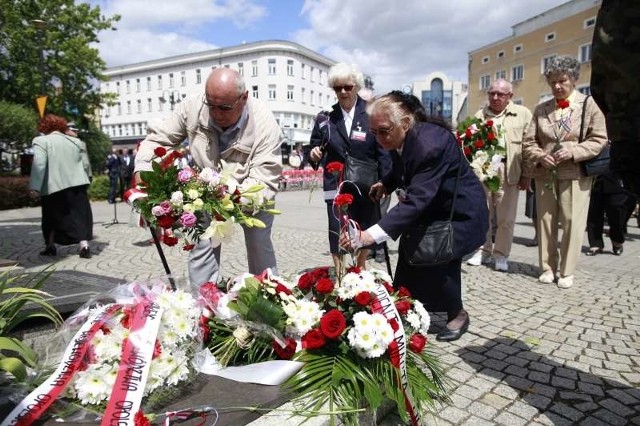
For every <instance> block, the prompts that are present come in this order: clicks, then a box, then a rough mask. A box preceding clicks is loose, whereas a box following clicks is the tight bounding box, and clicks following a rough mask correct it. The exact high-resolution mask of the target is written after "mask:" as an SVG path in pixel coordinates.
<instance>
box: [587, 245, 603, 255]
mask: <svg viewBox="0 0 640 426" xmlns="http://www.w3.org/2000/svg"><path fill="white" fill-rule="evenodd" d="M585 254H586V255H587V256H595V255H596V254H602V249H601V248H600V247H591V248H590V249H589V251H587V252H586V253H585Z"/></svg>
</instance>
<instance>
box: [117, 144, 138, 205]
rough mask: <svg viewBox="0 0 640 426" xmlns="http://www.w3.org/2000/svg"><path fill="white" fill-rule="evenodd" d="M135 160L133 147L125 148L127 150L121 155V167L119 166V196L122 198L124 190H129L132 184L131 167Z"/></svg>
mask: <svg viewBox="0 0 640 426" xmlns="http://www.w3.org/2000/svg"><path fill="white" fill-rule="evenodd" d="M135 160H136V158H135V154H134V153H133V149H131V148H129V149H127V152H126V153H125V154H124V155H123V156H122V167H120V180H121V185H122V192H121V194H120V197H121V199H123V200H124V193H125V191H127V190H129V189H130V188H131V186H132V184H133V167H134V165H135Z"/></svg>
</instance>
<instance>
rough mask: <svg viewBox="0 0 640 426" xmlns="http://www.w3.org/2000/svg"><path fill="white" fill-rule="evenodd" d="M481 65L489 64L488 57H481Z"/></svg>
mask: <svg viewBox="0 0 640 426" xmlns="http://www.w3.org/2000/svg"><path fill="white" fill-rule="evenodd" d="M482 63H483V64H488V63H489V57H488V56H483V57H482Z"/></svg>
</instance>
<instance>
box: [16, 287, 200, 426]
mask: <svg viewBox="0 0 640 426" xmlns="http://www.w3.org/2000/svg"><path fill="white" fill-rule="evenodd" d="M199 341H200V333H199V329H198V305H197V303H196V300H195V299H194V298H193V297H192V296H191V295H190V294H189V293H186V292H184V291H182V290H170V289H169V288H168V287H167V286H166V285H165V284H164V283H162V282H160V281H158V282H156V283H151V284H144V285H143V284H139V283H132V284H129V285H126V286H121V287H118V288H116V289H115V290H114V291H113V292H112V293H111V294H110V295H108V296H106V297H102V298H98V299H96V300H93V301H92V302H91V303H90V304H88V305H87V306H86V307H85V308H83V309H82V310H80V311H79V312H77V313H76V314H74V315H73V316H72V317H70V318H69V319H67V321H66V322H65V324H64V326H63V328H62V330H61V331H60V332H59V333H58V335H57V336H56V337H55V338H54V339H52V343H53V344H52V345H51V346H50V349H51V348H53V350H55V351H57V350H58V349H60V351H59V352H58V353H55V354H54V356H55V359H56V361H57V362H56V363H54V364H51V365H52V369H54V370H55V371H53V373H52V374H50V375H48V373H47V375H48V377H47V378H46V379H45V380H44V381H43V382H42V383H41V384H40V385H39V386H38V387H37V388H36V389H35V390H34V391H32V392H31V393H30V394H29V395H27V396H26V397H25V398H24V400H22V402H20V403H19V404H18V406H17V407H16V408H15V409H14V410H13V412H12V413H11V414H10V415H9V417H8V419H14V420H16V421H19V422H21V424H30V422H32V421H34V420H36V419H39V418H40V417H42V415H43V414H44V413H45V412H47V410H48V409H49V408H50V407H51V410H49V411H48V412H49V413H52V414H53V415H54V416H56V417H57V418H61V419H67V420H69V419H73V420H76V421H77V420H82V419H83V418H84V419H85V420H95V419H96V418H100V417H102V418H103V419H118V420H120V421H122V422H124V423H126V424H133V423H134V415H136V417H140V415H142V414H139V415H137V413H139V412H141V410H142V407H143V406H144V407H145V409H148V410H154V409H157V408H162V407H164V404H165V403H166V402H167V399H168V398H173V397H177V396H179V395H180V394H179V393H177V392H180V391H179V390H177V389H178V387H177V386H178V385H179V384H180V383H186V382H188V381H189V380H190V379H191V378H193V377H194V376H195V370H194V368H193V366H192V362H191V361H192V358H193V357H194V354H195V353H196V351H197V350H198V349H199V343H198V342H199ZM55 343H60V345H59V347H58V346H57V345H56V344H55ZM60 352H61V353H62V355H61V356H60ZM58 398H63V400H62V401H61V400H59V399H58ZM54 402H58V403H57V404H55V405H54ZM136 421H137V420H136Z"/></svg>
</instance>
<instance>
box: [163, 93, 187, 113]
mask: <svg viewBox="0 0 640 426" xmlns="http://www.w3.org/2000/svg"><path fill="white" fill-rule="evenodd" d="M186 96H187V95H185V94H180V92H178V91H177V90H165V91H163V92H162V96H160V97H159V98H158V99H159V100H160V102H162V103H165V102H169V105H170V108H171V111H173V106H174V105H175V104H177V103H178V102H180V101H181V100H182V99H183V98H185V97H186Z"/></svg>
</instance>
